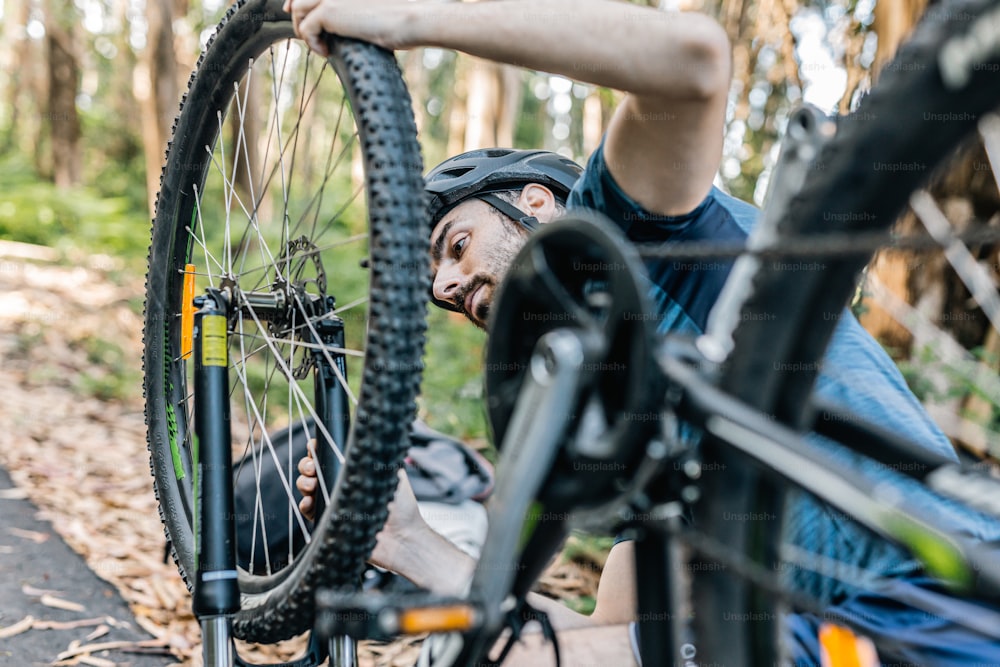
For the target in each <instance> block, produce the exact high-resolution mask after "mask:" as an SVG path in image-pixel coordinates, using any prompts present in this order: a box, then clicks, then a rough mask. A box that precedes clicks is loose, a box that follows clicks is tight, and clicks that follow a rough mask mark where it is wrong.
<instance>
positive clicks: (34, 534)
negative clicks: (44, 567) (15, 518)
mask: <svg viewBox="0 0 1000 667" xmlns="http://www.w3.org/2000/svg"><path fill="white" fill-rule="evenodd" d="M7 532H8V533H10V534H11V535H16V536H17V537H23V538H24V539H26V540H31V541H32V542H34V543H35V544H41V543H42V542H44V541H45V540H47V539H49V534H48V533H40V532H38V531H37V530H24V529H23V528H8V529H7Z"/></svg>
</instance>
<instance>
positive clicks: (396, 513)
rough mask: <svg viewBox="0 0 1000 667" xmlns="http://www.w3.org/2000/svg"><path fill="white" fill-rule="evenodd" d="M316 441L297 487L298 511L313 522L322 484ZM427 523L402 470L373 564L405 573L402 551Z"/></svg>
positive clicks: (305, 458)
mask: <svg viewBox="0 0 1000 667" xmlns="http://www.w3.org/2000/svg"><path fill="white" fill-rule="evenodd" d="M315 446H316V441H315V440H313V441H311V442H310V446H309V452H310V453H309V454H308V455H307V456H303V457H302V459H301V460H299V465H298V468H299V476H298V478H296V480H295V487H296V488H297V489H298V490H299V491H301V492H302V496H303V498H302V500H301V501H300V502H299V511H300V512H302V516H304V517H306V518H307V519H309V520H310V521H311V520H314V519H315V513H316V500H315V498H316V489H317V488H319V482H318V480H317V479H316V462H315V461H314V460H313V458H312V451H313V448H314V447H315ZM425 527H427V526H426V523H425V522H424V519H423V517H421V516H420V509H419V508H418V506H417V498H416V496H415V495H413V488H412V487H411V486H410V482H409V480H407V478H406V473H405V472H404V471H402V470H400V471H399V486H397V487H396V496H395V497H394V498H393V500H392V502H391V503H389V518H388V519H386V522H385V526H384V527H383V528H382V532H380V533H379V534H378V543H377V544H376V545H375V550H374V551H373V552H372V556H371V559H370V561H371V563H372V564H374V565H377V566H379V567H381V568H384V569H386V570H392V571H394V572H401V571H402V572H405V570H406V563H405V560H406V558H405V556H403V554H402V552H404V551H406V550H407V549H409V548H410V547H411V543H412V542H413V541H414V540H412V539H411V538H412V536H414V535H416V534H418V533H419V532H420V530H421V529H422V528H425Z"/></svg>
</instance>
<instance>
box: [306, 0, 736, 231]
mask: <svg viewBox="0 0 1000 667" xmlns="http://www.w3.org/2000/svg"><path fill="white" fill-rule="evenodd" d="M288 6H290V7H291V9H292V12H293V16H294V18H295V22H296V26H297V29H298V31H299V33H300V34H301V35H302V36H303V37H304V38H305V39H306V40H307V41H308V43H309V44H310V45H311V46H312V47H313V48H314V49H316V50H318V51H321V52H322V51H323V50H324V49H325V46H323V44H322V43H321V41H320V39H319V35H320V34H321V33H322V32H323V31H326V32H331V33H335V34H340V35H345V36H350V37H357V38H359V39H365V40H368V41H372V42H375V43H377V44H380V45H382V46H385V47H387V48H392V49H398V48H410V47H415V46H437V47H442V48H449V49H456V50H459V51H464V52H466V53H469V54H471V55H474V56H478V57H481V58H487V59H490V60H495V61H498V62H503V63H508V64H512V65H519V66H522V67H527V68H530V69H536V70H543V71H548V72H553V73H556V74H561V75H564V76H567V77H570V78H573V79H577V80H581V81H585V82H588V83H592V84H596V85H601V86H608V87H611V88H617V89H619V90H623V91H625V92H627V93H629V95H627V96H626V98H625V101H624V102H623V103H622V105H621V106H620V107H619V108H618V110H617V112H616V113H615V116H614V118H613V119H612V122H611V125H610V127H609V129H608V135H607V139H606V159H607V162H608V166H609V168H610V170H611V174H612V176H614V178H615V180H616V181H617V182H618V183H619V185H621V186H622V188H623V189H624V190H625V192H626V193H627V194H628V195H630V196H631V197H632V198H634V199H636V200H637V201H638V202H639V203H640V204H642V205H643V206H644V207H646V208H647V209H649V210H650V211H652V212H653V213H658V214H663V215H674V214H679V213H685V212H687V211H690V210H691V209H692V208H694V206H696V205H697V204H698V203H699V202H700V201H701V200H702V199H703V198H704V196H705V195H706V194H707V192H708V189H709V188H710V186H711V182H712V178H713V177H714V175H715V172H716V170H717V169H718V165H719V161H720V159H721V153H722V126H723V121H724V117H725V102H726V92H727V90H728V86H729V79H730V75H731V74H730V64H729V42H728V39H727V37H726V35H725V32H724V31H723V30H722V28H721V27H720V26H719V25H718V24H717V23H716V22H715V21H713V20H712V19H710V18H708V17H706V16H704V15H701V14H696V13H678V12H662V11H659V10H654V9H651V8H647V7H640V6H637V5H632V4H627V3H620V2H612V1H610V0H546V1H545V2H541V1H539V0H504V1H495V2H477V3H440V2H428V1H426V0H425V1H424V2H398V1H397V0H388V1H385V0H383V2H372V0H361V1H359V0H289V5H288Z"/></svg>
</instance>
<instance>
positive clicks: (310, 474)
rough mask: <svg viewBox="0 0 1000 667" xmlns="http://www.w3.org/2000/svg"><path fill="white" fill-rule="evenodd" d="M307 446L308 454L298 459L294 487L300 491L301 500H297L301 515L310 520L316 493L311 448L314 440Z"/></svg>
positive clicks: (314, 443) (314, 466) (313, 510)
mask: <svg viewBox="0 0 1000 667" xmlns="http://www.w3.org/2000/svg"><path fill="white" fill-rule="evenodd" d="M309 444H310V447H309V452H310V453H309V455H307V456H303V457H302V458H301V459H299V466H298V468H299V476H298V477H297V478H296V479H295V488H297V489H298V490H299V491H300V492H301V493H302V496H303V497H302V500H300V501H299V511H300V512H302V516H304V517H305V518H307V519H309V520H312V519H313V514H314V513H315V511H316V501H315V500H314V499H313V496H314V495H315V494H316V487H317V485H318V480H317V479H316V462H315V461H313V459H312V450H313V448H314V447H315V446H316V442H315V441H312V442H311V443H309Z"/></svg>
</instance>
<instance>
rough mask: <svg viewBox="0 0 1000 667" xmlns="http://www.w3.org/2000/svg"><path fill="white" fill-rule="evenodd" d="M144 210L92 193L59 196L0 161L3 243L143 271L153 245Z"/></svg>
mask: <svg viewBox="0 0 1000 667" xmlns="http://www.w3.org/2000/svg"><path fill="white" fill-rule="evenodd" d="M144 208H145V207H144V206H143V210H137V209H136V208H135V206H134V204H133V202H130V201H129V199H128V198H126V197H113V196H107V195H103V196H102V194H101V193H100V192H99V191H97V190H96V189H95V188H91V187H83V186H81V187H77V188H72V189H70V190H60V189H58V188H56V187H55V186H54V185H53V184H52V183H49V182H48V181H44V180H41V179H39V178H37V177H36V176H34V174H33V173H32V171H31V169H30V167H28V166H27V165H26V164H25V163H24V162H23V161H21V160H19V159H17V158H8V159H5V160H3V161H0V237H2V238H5V239H9V240H13V241H22V242H24V243H35V244H38V245H46V246H51V247H53V248H56V249H57V250H61V251H63V252H64V253H66V252H69V251H71V250H74V249H82V250H85V251H87V252H90V253H99V254H106V255H113V256H116V257H120V258H121V259H122V260H124V261H125V262H126V265H128V266H130V267H133V268H135V269H137V270H138V269H139V268H140V267H141V266H142V265H143V263H144V260H145V257H146V247H147V245H148V244H149V222H148V220H147V219H146V216H145V213H144Z"/></svg>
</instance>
